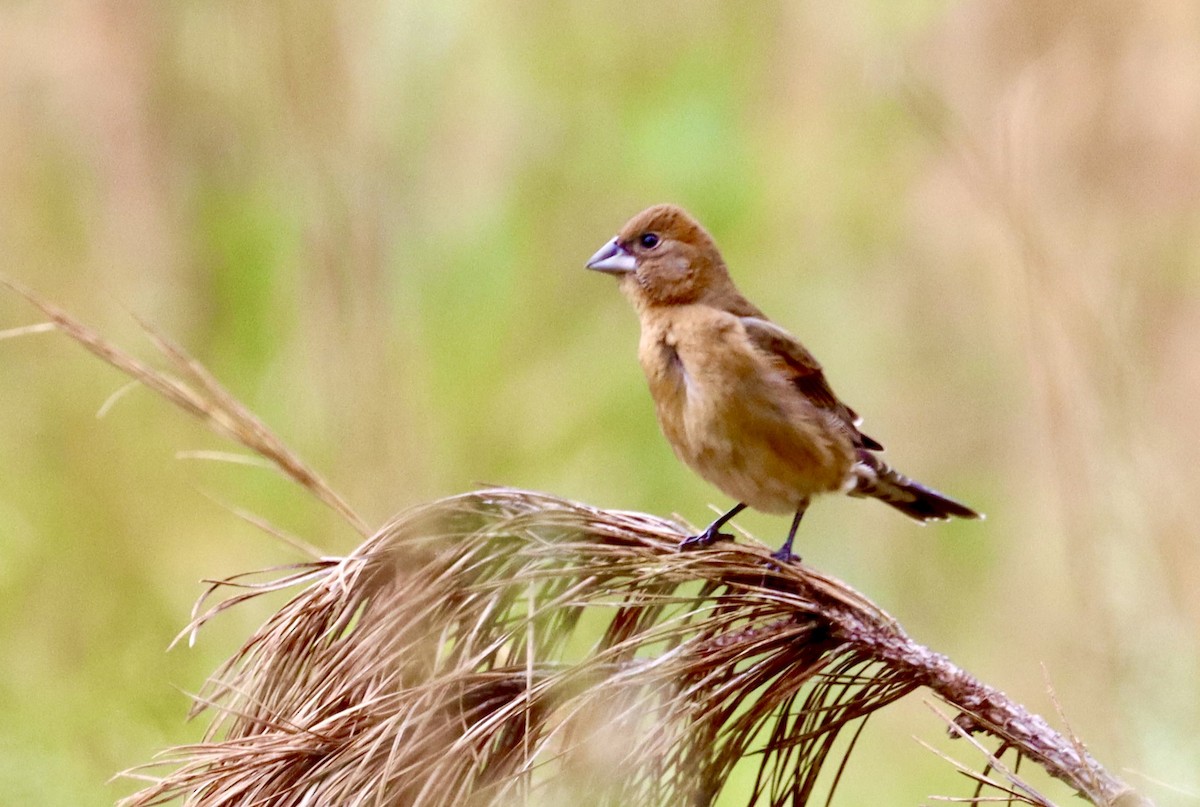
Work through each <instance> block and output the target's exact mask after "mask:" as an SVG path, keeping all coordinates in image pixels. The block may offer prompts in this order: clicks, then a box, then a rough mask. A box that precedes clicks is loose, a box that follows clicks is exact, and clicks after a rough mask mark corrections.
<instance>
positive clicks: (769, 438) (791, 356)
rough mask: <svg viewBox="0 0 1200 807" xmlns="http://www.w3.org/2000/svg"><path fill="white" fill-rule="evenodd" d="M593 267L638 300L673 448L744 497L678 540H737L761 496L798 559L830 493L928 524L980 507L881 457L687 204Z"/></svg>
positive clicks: (645, 222)
mask: <svg viewBox="0 0 1200 807" xmlns="http://www.w3.org/2000/svg"><path fill="white" fill-rule="evenodd" d="M587 268H589V269H594V270H596V271H599V272H605V273H608V274H611V275H614V276H616V277H617V278H618V280H619V283H620V288H621V291H622V292H623V293H624V294H625V296H626V297H628V298H629V300H630V302H632V303H633V307H634V308H635V309H636V310H637V314H638V318H639V319H640V320H641V340H640V342H639V345H638V359H639V361H640V362H641V365H642V370H643V371H644V372H645V374H646V380H647V382H649V385H650V395H651V396H652V397H653V399H654V406H655V410H656V411H657V414H658V422H659V424H660V425H661V427H662V431H663V434H664V435H666V438H667V440H668V441H669V442H670V444H671V447H672V448H673V449H674V450H675V453H676V454H677V455H678V456H679V458H680V459H681V460H683V461H684V462H685V463H686V464H687V465H689V466H690V467H691V468H692V469H693V470H694V471H696V473H698V474H700V476H702V477H703V478H704V479H706V480H708V481H709V482H711V483H712V484H713V485H715V486H716V487H718V488H720V489H721V490H722V491H723V492H724V493H725V494H727V495H728V496H730V497H732V498H733V499H735V500H736V501H737V502H738V503H737V504H736V505H735V506H734V507H733V508H732V509H730V510H729V512H727V513H725V514H724V515H722V516H721V517H720V518H718V519H717V520H716V521H714V522H713V523H712V524H710V525H709V526H708V528H707V529H705V530H704V531H703V532H701V533H700V534H698V535H694V536H691V537H690V538H687V539H686V540H684V541H683V542H682V543H681V544H680V548H681V549H686V548H692V547H699V546H706V545H708V544H710V543H712V542H713V541H715V540H718V539H721V538H730V537H731V536H729V535H728V534H725V533H722V532H721V528H722V527H723V526H724V525H725V524H726V522H728V521H729V520H730V519H731V518H733V517H734V516H735V515H737V514H738V513H740V512H741V511H742V510H743V509H745V508H746V507H753V508H754V509H756V510H762V511H764V512H767V513H791V514H794V515H793V518H792V525H791V529H790V530H789V531H788V536H787V540H786V541H785V542H784V544H783V546H782V548H781V549H780V550H779V551H778V552H776V553H775V554H774V557H775V558H776V559H778V560H779V561H781V562H787V561H790V560H792V559H793V558H794V556H793V555H792V542H793V541H794V540H795V537H796V529H797V528H798V527H799V526H800V519H801V518H803V516H804V512H805V510H806V509H807V508H808V504H809V502H810V501H811V500H812V498H813V497H814V496H816V495H818V494H822V493H847V494H849V495H851V496H858V497H870V498H875V499H879V500H880V501H882V502H885V503H886V504H889V505H891V506H892V507H894V508H896V509H897V510H899V511H900V512H902V513H904V514H905V515H906V516H908V517H910V518H912V519H915V520H916V521H918V522H921V523H924V522H926V521H931V520H941V519H949V518H950V517H952V516H957V517H959V518H980V517H981V516H980V514H979V513H976V512H975V511H974V510H972V509H970V508H969V507H966V506H964V505H962V504H959V503H958V502H956V501H954V500H953V499H951V498H949V497H947V496H945V495H943V494H941V493H938V492H937V491H935V490H932V489H930V488H927V487H925V486H924V485H921V484H919V483H917V482H914V481H912V480H911V479H908V478H907V477H905V476H902V475H901V474H899V473H897V472H896V471H894V470H893V469H892V468H891V467H889V466H888V465H887V464H885V463H884V462H883V461H882V460H881V459H879V457H878V456H876V454H875V452H877V451H881V450H882V449H883V446H882V445H880V444H879V443H878V442H877V441H875V440H874V439H872V438H870V437H868V436H867V435H865V434H863V433H862V432H861V431H859V425H860V424H861V422H862V421H861V419H860V418H859V417H858V415H857V414H855V412H854V410H853V409H851V408H850V407H849V406H847V405H846V404H844V403H842V402H841V401H840V400H839V399H838V397H837V395H835V394H834V392H833V390H832V388H830V386H829V382H828V381H826V380H825V374H824V372H822V370H821V365H820V363H819V362H817V360H816V359H815V358H813V356H812V354H811V353H809V352H808V351H807V350H805V348H804V346H803V345H801V344H800V342H798V341H797V340H796V339H795V337H793V336H792V335H791V334H789V333H788V332H787V331H785V330H784V329H783V328H781V327H779V326H778V325H776V324H775V323H773V322H772V321H771V320H769V319H768V318H767V316H766V315H765V314H763V312H762V311H760V310H759V309H758V308H757V307H755V306H754V305H753V304H752V303H750V302H749V301H748V300H747V299H746V298H745V297H743V296H742V295H741V293H740V292H739V291H738V290H737V287H736V286H734V284H733V280H732V279H730V277H729V271H728V269H727V268H726V266H725V261H724V260H722V258H721V253H720V252H719V251H718V250H717V246H716V244H715V243H714V241H713V239H712V237H711V236H710V235H709V234H708V232H707V231H706V230H705V229H704V228H703V227H702V226H700V224H699V223H698V222H697V221H696V220H695V219H693V218H692V217H691V216H690V215H688V214H687V213H686V212H685V211H684V210H682V209H680V208H678V207H676V206H674V205H656V206H654V207H651V208H649V209H647V210H643V211H642V212H641V213H638V214H637V215H636V216H634V217H633V218H632V219H630V220H629V221H628V222H627V223H626V224H625V226H624V227H622V228H621V231H620V232H619V233H618V234H617V236H616V237H615V238H613V239H612V240H611V241H609V242H608V243H607V244H605V245H604V246H602V247H601V248H600V249H599V251H597V252H596V254H595V255H593V256H592V257H591V259H590V260H589V261H588V262H587Z"/></svg>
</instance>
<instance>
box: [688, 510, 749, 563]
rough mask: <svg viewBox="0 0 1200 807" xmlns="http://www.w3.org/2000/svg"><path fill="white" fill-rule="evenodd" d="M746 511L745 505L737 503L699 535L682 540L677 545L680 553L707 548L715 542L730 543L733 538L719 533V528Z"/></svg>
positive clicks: (725, 533) (724, 533) (727, 534)
mask: <svg viewBox="0 0 1200 807" xmlns="http://www.w3.org/2000/svg"><path fill="white" fill-rule="evenodd" d="M745 509H746V505H745V504H743V503H742V502H738V503H737V504H735V505H734V506H733V507H732V508H730V510H729V512H728V513H726V514H725V515H723V516H721V517H720V518H718V519H717V520H716V521H714V522H713V523H711V524H709V525H708V528H707V529H705V530H704V532H702V533H700V534H699V535H693V536H691V537H690V538H684V539H683V540H682V541H681V542H680V543H679V549H680V551H683V550H685V549H698V548H700V547H702V546H708V545H709V544H712V543H714V542H715V541H732V540H733V536H732V535H730V534H729V533H727V532H721V528H722V527H724V526H725V522H727V521H729V519H731V518H733V517H734V516H736V515H737V514H738V513H740V512H742V511H743V510H745Z"/></svg>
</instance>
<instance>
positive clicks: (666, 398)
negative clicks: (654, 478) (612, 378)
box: [639, 317, 851, 512]
mask: <svg viewBox="0 0 1200 807" xmlns="http://www.w3.org/2000/svg"><path fill="white" fill-rule="evenodd" d="M639 358H640V360H641V364H642V369H643V370H644V372H645V374H646V380H647V382H648V384H649V387H650V394H651V396H652V397H653V399H654V405H655V409H656V412H657V415H658V420H659V423H660V425H661V427H662V430H663V434H664V435H665V436H666V438H667V440H668V441H669V442H670V444H671V446H672V448H673V449H674V450H675V453H676V454H677V455H678V456H679V458H680V459H681V460H683V461H684V462H685V463H687V464H688V465H689V466H690V467H691V468H692V469H693V470H695V471H696V472H697V473H699V474H700V475H701V476H702V477H704V478H705V479H707V480H708V481H709V482H711V483H712V484H714V485H716V486H717V487H718V488H720V489H721V490H722V491H724V492H725V493H726V494H727V495H729V496H732V497H734V498H736V499H737V500H738V501H743V502H746V503H747V504H749V505H750V506H751V507H755V508H757V509H760V510H766V511H769V512H785V511H788V510H793V509H795V507H796V506H797V505H798V503H799V502H800V501H802V500H804V499H807V498H808V497H809V496H810V495H812V494H813V493H817V492H824V491H827V490H834V489H837V487H838V486H839V485H841V483H842V481H843V480H844V479H845V475H846V471H847V469H848V467H849V464H850V461H851V460H850V451H849V446H848V445H846V446H843V445H841V443H844V442H845V440H844V439H841V440H839V437H838V435H836V434H834V433H833V430H832V429H831V428H830V427H829V424H828V422H827V419H826V418H825V417H823V415H822V413H821V412H819V411H817V410H816V409H815V408H814V407H813V406H812V405H811V404H809V403H808V402H807V401H806V400H804V399H803V397H802V396H801V395H800V394H799V393H798V391H797V390H796V389H795V387H793V386H792V385H791V384H790V383H789V382H788V381H787V380H786V379H785V378H784V377H783V376H782V375H781V374H779V373H778V372H777V371H776V370H775V369H774V368H773V367H772V366H771V365H770V364H769V362H767V361H766V360H765V359H764V358H763V357H762V356H761V355H759V354H758V352H757V351H756V350H755V349H754V348H753V347H751V346H750V344H749V342H748V340H747V339H746V336H745V333H744V330H743V329H742V328H740V327H739V323H738V321H737V320H736V318H734V317H729V318H712V319H708V320H703V319H702V320H700V321H690V322H689V321H684V322H682V323H679V322H668V323H662V324H655V323H651V327H645V323H644V324H643V331H642V339H641V343H640V346H639Z"/></svg>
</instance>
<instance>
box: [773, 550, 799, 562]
mask: <svg viewBox="0 0 1200 807" xmlns="http://www.w3.org/2000/svg"><path fill="white" fill-rule="evenodd" d="M771 558H772V559H774V560H776V561H779V562H780V563H799V562H800V556H799V555H793V554H792V548H791V547H790V546H785V547H783V548H782V549H780V550H779V551H778V552H772V553H771ZM772 565H774V564H772Z"/></svg>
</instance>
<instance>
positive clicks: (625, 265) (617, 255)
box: [587, 236, 637, 275]
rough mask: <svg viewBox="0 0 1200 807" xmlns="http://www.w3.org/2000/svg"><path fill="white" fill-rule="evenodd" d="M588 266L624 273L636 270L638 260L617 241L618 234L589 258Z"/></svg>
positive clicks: (600, 270)
mask: <svg viewBox="0 0 1200 807" xmlns="http://www.w3.org/2000/svg"><path fill="white" fill-rule="evenodd" d="M587 268H588V269H595V270H596V271H597V272H608V273H609V274H612V275H623V274H625V273H627V272H632V271H634V270H636V269H637V261H636V260H635V259H634V257H633V256H632V255H630V254H629V253H628V252H626V251H625V247H623V246H621V245H620V244H618V243H617V239H616V236H614V237H613V239H612V240H611V241H609V242H608V243H607V244H605V245H604V246H602V247H600V249H598V250H596V254H595V255H593V256H592V257H591V258H589V259H588V262H587Z"/></svg>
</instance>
